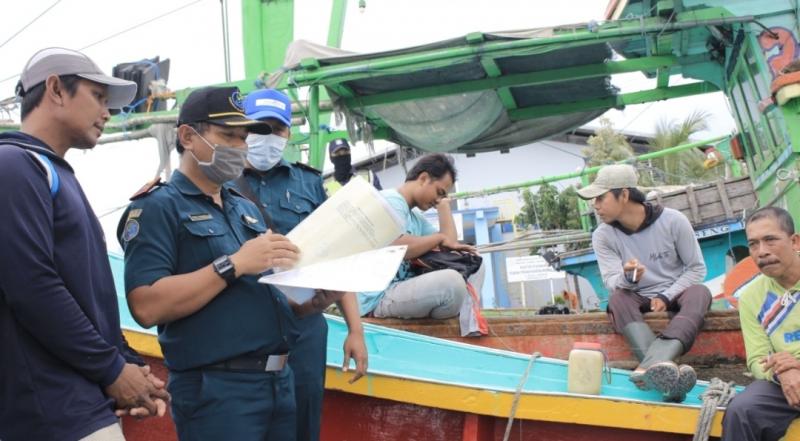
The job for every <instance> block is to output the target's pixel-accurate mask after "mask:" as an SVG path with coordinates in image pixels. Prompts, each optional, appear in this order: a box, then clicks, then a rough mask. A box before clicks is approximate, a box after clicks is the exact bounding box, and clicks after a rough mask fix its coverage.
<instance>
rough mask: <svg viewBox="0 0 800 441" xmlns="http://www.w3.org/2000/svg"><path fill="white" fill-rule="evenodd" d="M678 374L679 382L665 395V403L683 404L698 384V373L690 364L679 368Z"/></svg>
mask: <svg viewBox="0 0 800 441" xmlns="http://www.w3.org/2000/svg"><path fill="white" fill-rule="evenodd" d="M678 372H679V376H678V382H677V384H676V385H675V387H673V388H672V389H671V390H670V391H669V393H667V394H666V395H664V401H668V402H671V403H682V402H683V400H685V399H686V394H687V393H689V391H690V390H692V388H693V387H694V385H695V384H697V373H696V372H695V371H694V369H693V368H692V367H691V366H689V365H688V364H682V365H680V366H678Z"/></svg>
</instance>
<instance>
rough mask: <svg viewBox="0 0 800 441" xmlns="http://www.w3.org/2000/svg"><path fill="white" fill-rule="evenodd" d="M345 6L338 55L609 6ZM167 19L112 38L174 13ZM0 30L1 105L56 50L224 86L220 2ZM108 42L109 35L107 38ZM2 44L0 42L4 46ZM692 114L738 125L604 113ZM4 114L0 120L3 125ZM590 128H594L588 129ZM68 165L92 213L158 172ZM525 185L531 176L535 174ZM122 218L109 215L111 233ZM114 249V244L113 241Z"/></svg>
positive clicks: (649, 126) (87, 13)
mask: <svg viewBox="0 0 800 441" xmlns="http://www.w3.org/2000/svg"><path fill="white" fill-rule="evenodd" d="M557 3H558V7H553V2H544V1H542V0H459V1H452V0H366V8H365V10H364V11H363V12H360V11H359V9H358V0H349V3H348V11H347V12H348V14H347V19H346V22H345V32H344V37H343V40H342V48H343V49H347V50H351V51H355V52H375V51H382V50H388V49H395V48H400V47H405V46H412V45H417V44H423V43H429V42H432V41H437V40H444V39H448V38H452V37H458V36H463V35H466V34H468V33H470V32H476V31H480V32H491V31H502V30H511V29H526V28H536V27H546V26H553V25H563V24H570V23H582V22H588V21H590V20H598V21H599V20H602V19H603V13H604V11H605V7H606V3H607V2H606V1H605V0H560V1H559V2H557ZM53 4H55V6H54V7H52V9H50V10H49V11H48V12H47V13H45V14H44V15H43V16H42V17H41V18H39V19H38V20H37V21H35V22H34V23H33V24H31V25H30V26H29V27H27V28H26V29H25V30H23V31H22V32H20V33H19V34H18V35H17V36H15V37H14V38H12V39H10V40H9V41H7V40H8V39H9V38H10V37H12V35H13V34H15V33H16V32H17V31H19V30H20V29H21V28H22V27H23V26H25V25H26V24H28V23H29V22H31V21H32V20H33V19H34V18H35V17H36V16H38V15H39V14H41V13H42V12H43V11H45V10H46V9H47V8H49V7H50V6H52V5H53ZM173 10H177V11H176V12H174V13H172V14H169V15H167V16H165V17H163V18H160V19H156V20H153V21H152V22H150V23H148V24H145V25H143V26H139V27H136V28H135V29H133V30H131V31H129V32H125V33H122V34H120V35H118V36H115V37H112V36H113V35H114V34H116V33H119V32H120V31H124V30H126V29H128V28H130V27H133V26H136V25H138V24H140V23H143V22H146V21H147V20H150V19H153V18H155V17H158V16H160V15H162V14H165V13H168V12H170V11H173ZM228 10H229V21H230V39H231V43H230V45H231V60H232V63H231V71H232V77H233V79H234V80H238V79H242V78H243V75H244V63H243V60H242V35H241V23H240V20H241V5H240V2H239V1H237V0H230V1H229V2H228ZM329 14H330V2H328V1H327V0H296V1H295V38H297V39H300V38H302V39H306V40H311V41H314V42H317V43H325V40H326V36H327V25H328V21H329ZM3 18H4V23H5V26H3V27H2V29H0V57H2V59H3V63H0V99H2V98H6V97H9V96H11V95H13V90H14V85H15V84H16V81H17V79H18V78H17V77H16V75H17V74H19V72H20V70H21V69H22V67H23V66H24V64H25V62H26V61H27V59H28V58H29V57H30V56H31V55H32V54H33V53H34V52H35V51H36V50H38V49H40V48H44V47H49V46H62V47H67V48H73V49H83V48H85V49H83V51H84V52H85V53H86V54H87V55H89V56H90V57H91V58H93V59H94V60H95V61H96V62H97V63H98V64H99V65H100V66H101V67H102V68H103V69H104V70H105V71H106V72H108V73H110V72H111V68H112V67H113V66H114V65H115V64H118V63H122V62H128V61H137V60H140V59H142V58H152V57H154V56H156V55H159V56H161V57H162V58H169V59H170V60H171V67H170V76H169V86H170V87H171V88H172V89H174V90H175V89H181V88H184V87H189V86H200V85H205V84H211V83H220V82H223V81H224V80H225V74H224V72H225V70H224V65H223V48H222V46H223V45H222V25H221V15H220V1H219V0H199V1H191V0H138V1H136V2H130V1H119V0H61V1H59V2H56V1H55V0H26V1H25V2H15V7H14V8H13V9H12V8H10V7H8V6H6V7H5V8H4V11H3ZM109 37H111V38H109ZM3 42H5V43H3ZM613 82H614V84H615V85H616V86H617V87H619V88H620V89H621V90H622V92H633V91H638V90H644V89H649V88H653V87H655V83H654V81H651V80H646V79H645V78H644V77H643V76H642V75H640V74H626V75H619V76H616V77H614V80H613ZM673 84H677V82H673ZM694 110H704V111H707V112H709V113H710V114H711V119H710V120H709V123H710V128H709V130H708V131H706V132H704V133H701V134H698V139H700V138H708V137H712V136H716V135H722V134H727V133H730V132H731V131H732V130H733V128H734V123H733V120H732V119H731V117H730V114H729V112H728V108H727V104H726V102H725V100H724V97H723V96H722V95H721V94H711V95H702V96H698V97H690V98H683V99H679V100H671V101H670V102H663V103H655V104H644V105H638V106H628V107H627V108H626V109H625V110H624V111H617V110H611V111H609V112H608V113H607V114H606V116H608V117H609V118H611V119H612V121H614V123H615V126H616V128H617V129H625V130H626V131H632V132H638V133H645V134H646V133H652V131H653V129H654V127H655V124H656V122H657V121H658V120H659V119H660V118H668V119H673V120H680V119H682V118H684V117H685V116H686V115H688V114H689V113H690V112H692V111H694ZM1 117H2V115H0V118H1ZM591 125H594V124H591ZM67 159H68V160H69V161H70V163H71V164H72V165H73V166H74V167H75V169H76V173H77V174H78V177H79V179H80V180H81V182H82V184H83V186H84V188H85V190H86V193H87V195H88V197H89V199H90V200H91V201H92V204H93V206H94V208H95V211H97V212H98V214H101V215H102V214H104V213H106V212H108V211H109V210H111V209H113V208H115V207H118V206H121V205H123V204H124V203H125V202H126V200H127V196H129V195H130V194H132V193H133V192H135V191H136V189H138V188H139V187H140V186H141V185H142V183H144V182H146V181H147V180H149V179H151V178H152V176H153V175H154V173H155V170H156V167H157V155H156V148H155V142H154V141H152V140H143V141H134V142H127V143H118V144H114V145H102V146H100V147H98V148H96V149H95V150H93V151H89V152H77V151H72V152H70V153H69V154H68V156H67ZM531 178H535V177H534V176H532V177H531ZM118 217H119V212H116V213H113V214H110V215H108V216H105V217H104V218H103V219H102V220H103V225H104V227H105V228H106V230H107V232H108V230H110V229H112V228H111V227H112V226H113V225H114V224H115V223H116V220H117V218H118ZM109 245H110V248H111V249H115V248H116V247H115V246H114V245H115V244H113V243H110V244H109Z"/></svg>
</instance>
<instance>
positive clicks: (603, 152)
mask: <svg viewBox="0 0 800 441" xmlns="http://www.w3.org/2000/svg"><path fill="white" fill-rule="evenodd" d="M586 143H587V144H589V147H586V148H584V149H583V152H582V153H583V156H585V157H586V158H587V165H588V166H589V167H594V166H596V165H605V164H612V163H614V162H618V161H623V160H625V159H628V158H630V157H631V156H633V149H632V148H631V145H630V144H628V140H627V139H625V135H623V134H622V133H620V132H617V131H616V130H614V125H613V124H612V123H611V120H610V119H608V118H605V117H603V118H600V128H599V129H597V131H596V132H595V134H594V135H593V136H590V137H589V139H587V140H586Z"/></svg>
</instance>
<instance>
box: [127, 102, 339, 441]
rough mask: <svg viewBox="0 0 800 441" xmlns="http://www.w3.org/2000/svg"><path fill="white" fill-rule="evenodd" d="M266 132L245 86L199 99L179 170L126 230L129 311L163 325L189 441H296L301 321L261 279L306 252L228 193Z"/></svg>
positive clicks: (153, 189) (177, 412) (178, 415)
mask: <svg viewBox="0 0 800 441" xmlns="http://www.w3.org/2000/svg"><path fill="white" fill-rule="evenodd" d="M260 124H262V123H259V122H258V121H254V120H250V119H247V118H245V116H244V113H243V108H242V104H241V100H240V99H239V90H238V89H237V88H235V87H224V88H217V87H205V88H201V89H197V90H195V91H193V92H192V93H191V94H190V95H189V96H188V97H187V98H186V101H185V102H184V103H183V105H182V106H181V110H180V114H179V116H178V135H177V149H178V152H179V153H181V161H180V167H179V169H178V170H176V171H175V173H174V174H173V175H172V178H171V180H170V182H169V183H167V184H164V185H161V186H157V185H152V186H150V187H149V188H146V189H144V190H143V191H142V192H140V194H139V195H138V196H135V197H134V201H133V203H132V204H131V205H130V206H129V207H128V209H127V210H126V212H125V213H124V214H123V217H122V219H121V220H120V226H119V229H118V236H119V239H120V243H121V244H122V246H123V248H124V249H125V288H126V291H127V294H128V303H129V305H130V307H131V312H132V313H133V316H134V318H135V319H136V320H137V322H139V323H140V324H141V325H142V326H145V327H148V326H153V325H158V338H159V343H160V344H161V349H162V351H163V353H164V361H165V363H166V365H167V367H168V368H169V371H170V378H169V385H168V389H169V390H170V391H171V393H172V395H173V400H172V415H173V418H174V420H175V425H176V427H177V430H178V436H179V437H180V439H182V440H220V439H232V440H233V439H236V440H240V439H241V440H254V439H258V440H275V441H278V440H281V441H283V440H290V441H291V440H293V439H294V438H295V402H294V380H293V378H292V370H291V368H289V366H288V364H287V362H286V361H287V359H288V352H289V350H290V344H291V341H290V339H289V338H288V337H287V336H288V335H289V329H288V327H289V316H290V315H291V314H292V311H291V309H290V308H289V305H288V304H287V301H286V298H285V297H284V296H283V295H282V294H280V292H278V291H277V290H276V289H275V288H273V287H271V286H269V285H263V284H260V283H258V277H259V275H260V274H261V273H263V272H264V271H266V270H268V269H270V268H274V267H281V268H289V267H291V266H292V265H293V264H294V263H295V262H296V261H297V258H298V250H297V247H295V246H294V244H292V243H291V242H290V241H289V240H288V239H286V238H285V237H284V236H282V235H280V234H276V233H272V232H269V231H267V226H266V225H265V223H264V219H263V218H262V216H261V213H259V210H258V209H257V208H256V206H255V205H253V203H252V202H250V201H248V200H247V199H245V198H244V197H243V196H241V195H240V194H239V193H238V192H237V191H236V190H233V189H231V188H227V187H226V188H223V186H222V185H223V184H224V183H225V182H227V181H230V180H231V179H234V178H236V177H237V176H239V175H241V173H242V170H243V169H244V165H245V156H246V155H247V143H246V139H247V135H248V129H247V128H248V127H252V126H253V125H260ZM333 300H336V299H335V298H334V299H333Z"/></svg>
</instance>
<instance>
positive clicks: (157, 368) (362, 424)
mask: <svg viewBox="0 0 800 441" xmlns="http://www.w3.org/2000/svg"><path fill="white" fill-rule="evenodd" d="M147 362H148V363H150V365H151V366H152V368H153V370H154V372H155V373H156V375H158V376H159V377H161V378H166V376H167V372H166V369H165V368H164V366H163V364H162V360H160V359H156V358H148V359H147ZM506 424H507V420H506V419H504V418H496V417H490V416H482V415H474V414H468V413H463V412H455V411H450V410H443V409H435V408H431V407H424V406H417V405H414V404H407V403H401V402H397V401H391V400H384V399H379V398H372V397H367V396H362V395H355V394H349V393H345V392H339V391H334V390H328V391H326V392H325V402H324V409H323V418H322V440H323V441H378V440H379V441H414V440H419V441H453V440H462V441H500V440H502V439H503V434H504V432H505V428H506ZM123 429H124V432H125V438H126V439H127V440H128V441H175V440H177V436H176V434H175V426H174V424H173V422H172V418H171V416H170V415H169V414H168V415H167V416H166V417H164V418H149V419H146V420H136V419H133V418H128V417H126V418H124V420H123ZM510 439H511V440H513V441H540V440H548V441H605V440H608V441H612V440H614V441H638V440H642V439H647V440H648V441H685V440H691V439H692V437H691V436H690V435H676V434H669V433H660V432H645V431H639V430H626V429H615V428H608V427H598V426H583V425H577V424H564V423H552V422H543V421H529V420H526V421H520V420H517V421H515V422H514V425H513V428H512V430H511V437H510Z"/></svg>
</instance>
